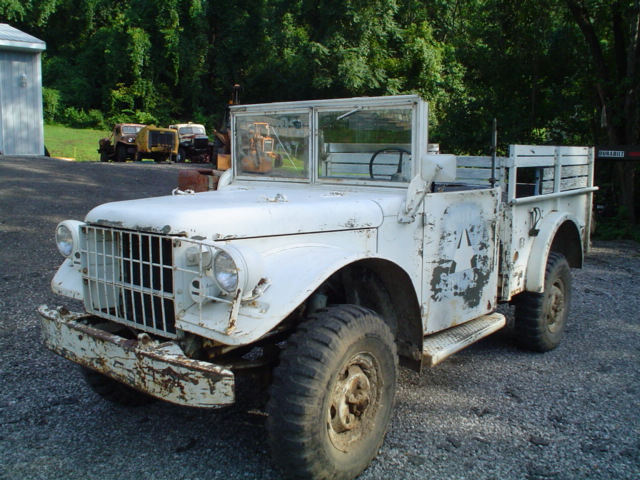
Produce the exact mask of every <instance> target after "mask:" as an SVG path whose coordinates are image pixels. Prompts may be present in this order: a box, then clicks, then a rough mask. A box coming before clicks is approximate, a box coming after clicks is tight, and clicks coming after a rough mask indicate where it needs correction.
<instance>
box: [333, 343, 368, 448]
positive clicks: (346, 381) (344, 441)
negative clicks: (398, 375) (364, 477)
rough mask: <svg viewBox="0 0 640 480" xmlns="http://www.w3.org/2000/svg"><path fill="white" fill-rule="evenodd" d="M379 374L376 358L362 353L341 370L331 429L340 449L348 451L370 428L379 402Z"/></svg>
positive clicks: (334, 393) (334, 399)
mask: <svg viewBox="0 0 640 480" xmlns="http://www.w3.org/2000/svg"><path fill="white" fill-rule="evenodd" d="M378 388H379V386H378V385H377V373H376V369H375V366H374V360H373V358H371V357H369V356H368V355H366V354H363V353H360V354H357V355H355V356H354V357H352V358H351V360H349V361H348V362H346V364H345V365H344V367H343V368H342V369H341V370H340V373H339V375H338V378H337V379H336V382H335V384H334V386H333V390H332V392H331V397H330V403H329V411H328V418H327V421H328V422H327V423H328V429H329V437H330V438H331V441H332V443H333V444H334V446H335V447H336V448H338V449H339V450H342V451H347V449H348V447H349V445H350V444H351V443H352V442H354V441H356V440H358V439H359V438H360V437H361V436H362V434H363V433H366V430H367V429H368V428H369V424H370V423H371V418H373V416H374V415H373V414H374V413H375V410H376V409H377V403H378Z"/></svg>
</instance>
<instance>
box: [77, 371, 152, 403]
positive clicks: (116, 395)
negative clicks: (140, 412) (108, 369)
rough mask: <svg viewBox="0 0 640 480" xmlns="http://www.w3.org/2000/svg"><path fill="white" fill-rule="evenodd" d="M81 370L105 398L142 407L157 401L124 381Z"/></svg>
mask: <svg viewBox="0 0 640 480" xmlns="http://www.w3.org/2000/svg"><path fill="white" fill-rule="evenodd" d="M80 372H81V373H82V376H83V377H84V379H85V381H86V382H87V385H89V386H90V387H91V389H92V390H93V391H94V392H96V393H97V394H98V395H100V396H101V397H102V398H104V399H105V400H108V401H110V402H112V403H117V404H119V405H123V406H127V407H140V406H143V405H148V404H150V403H153V402H155V401H156V399H155V398H154V397H152V396H150V395H147V394H146V393H142V392H139V391H138V390H136V389H134V388H131V387H130V386H128V385H125V384H124V383H120V382H118V381H117V380H114V379H112V378H110V377H107V376H106V375H104V374H102V373H100V372H96V371H95V370H91V369H90V368H86V367H80Z"/></svg>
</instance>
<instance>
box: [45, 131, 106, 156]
mask: <svg viewBox="0 0 640 480" xmlns="http://www.w3.org/2000/svg"><path fill="white" fill-rule="evenodd" d="M109 135H111V132H105V131H102V130H89V129H78V128H70V127H63V126H62V125H45V126H44V144H45V146H46V147H47V150H49V154H50V155H51V156H52V157H62V158H73V159H75V160H77V161H80V162H87V161H90V162H97V161H98V160H100V155H99V154H98V141H99V140H100V139H101V138H104V137H108V136H109Z"/></svg>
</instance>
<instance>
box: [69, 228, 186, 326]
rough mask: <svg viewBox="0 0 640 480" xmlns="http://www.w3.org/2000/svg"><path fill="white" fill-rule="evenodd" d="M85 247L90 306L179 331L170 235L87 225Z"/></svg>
mask: <svg viewBox="0 0 640 480" xmlns="http://www.w3.org/2000/svg"><path fill="white" fill-rule="evenodd" d="M83 233H84V235H85V242H84V247H83V248H82V249H81V255H82V268H83V270H82V271H83V278H84V282H85V289H86V290H85V291H86V294H85V308H86V309H87V311H88V312H90V313H92V314H94V315H96V316H98V317H102V318H108V319H110V320H113V321H115V322H118V323H122V324H124V325H129V326H131V327H133V328H136V329H139V330H143V331H146V332H149V333H154V334H157V335H161V336H164V337H172V338H174V337H175V336H176V328H175V295H174V288H173V249H172V239H171V238H169V237H163V236H160V235H154V234H148V233H140V232H129V231H126V230H117V229H110V228H103V227H95V226H89V225H85V226H84V227H83Z"/></svg>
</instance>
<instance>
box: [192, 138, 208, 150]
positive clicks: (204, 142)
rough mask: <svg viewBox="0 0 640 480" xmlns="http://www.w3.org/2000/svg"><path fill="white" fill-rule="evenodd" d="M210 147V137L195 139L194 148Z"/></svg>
mask: <svg viewBox="0 0 640 480" xmlns="http://www.w3.org/2000/svg"><path fill="white" fill-rule="evenodd" d="M208 146H209V137H206V136H200V137H193V147H194V148H207V147H208Z"/></svg>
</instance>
